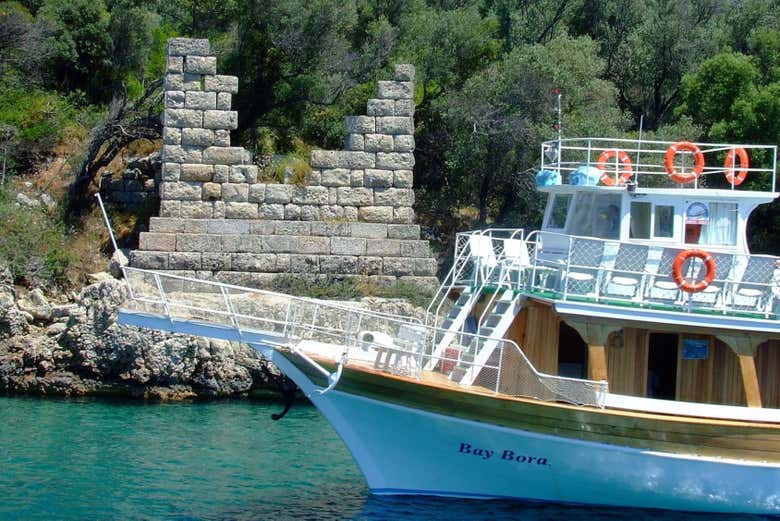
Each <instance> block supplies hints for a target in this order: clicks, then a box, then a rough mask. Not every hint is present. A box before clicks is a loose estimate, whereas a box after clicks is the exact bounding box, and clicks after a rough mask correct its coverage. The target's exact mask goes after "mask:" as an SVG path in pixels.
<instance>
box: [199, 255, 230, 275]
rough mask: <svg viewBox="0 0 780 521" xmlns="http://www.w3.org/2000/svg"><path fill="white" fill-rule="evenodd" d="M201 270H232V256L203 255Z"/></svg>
mask: <svg viewBox="0 0 780 521" xmlns="http://www.w3.org/2000/svg"><path fill="white" fill-rule="evenodd" d="M200 264H201V269H203V270H208V271H227V270H230V269H231V265H230V255H225V254H224V253H203V254H201V261H200Z"/></svg>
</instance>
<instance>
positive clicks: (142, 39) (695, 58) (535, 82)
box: [0, 0, 780, 284]
mask: <svg viewBox="0 0 780 521" xmlns="http://www.w3.org/2000/svg"><path fill="white" fill-rule="evenodd" d="M179 35H181V36H189V37H208V38H210V39H211V41H212V47H213V48H214V50H215V52H216V53H217V54H218V57H219V67H220V71H221V72H222V73H225V74H233V75H236V76H238V77H239V80H240V86H241V88H240V92H239V93H238V95H237V96H236V97H235V99H234V108H235V109H236V110H238V111H239V125H240V126H239V128H238V130H237V131H236V132H235V134H234V142H235V143H241V144H242V145H244V146H245V147H247V148H248V149H250V150H252V151H253V152H255V154H256V155H257V156H262V155H265V156H267V155H272V154H292V155H295V156H297V157H301V156H303V157H305V151H306V150H309V149H310V148H311V147H312V146H319V147H329V148H333V147H337V146H339V145H340V141H341V139H342V137H343V134H344V132H345V129H344V126H343V125H344V124H343V118H344V116H345V115H349V114H360V113H362V111H363V109H364V107H365V102H366V100H367V99H368V98H369V97H370V96H371V95H372V93H373V90H374V85H375V81H376V80H377V79H383V78H388V77H389V76H390V74H391V71H392V66H393V64H395V63H412V64H414V65H415V66H416V68H417V84H416V85H417V86H416V91H415V103H416V116H415V123H416V136H415V137H416V142H417V150H416V166H415V172H414V175H415V187H416V189H417V201H418V203H417V208H416V209H417V211H418V215H419V216H420V219H421V221H422V223H423V224H424V225H425V226H426V229H427V230H428V231H429V233H430V234H431V236H432V237H435V238H437V239H439V240H440V242H441V243H442V244H446V242H447V239H448V238H450V237H451V236H452V234H453V233H454V231H455V230H457V229H460V228H464V227H469V226H484V225H486V224H495V225H502V226H503V225H514V226H525V227H527V228H532V227H535V226H538V224H539V220H540V212H541V205H542V201H541V200H540V197H539V195H538V194H537V193H536V192H535V190H534V189H533V182H532V178H531V177H530V174H531V173H532V172H533V171H534V170H535V169H536V167H537V164H538V154H539V146H538V145H539V142H540V141H541V140H544V139H549V138H551V137H553V136H554V135H555V133H556V130H555V129H554V128H553V125H554V123H555V121H556V114H555V94H554V92H556V91H557V90H560V92H562V93H563V103H564V106H563V122H564V131H565V135H567V136H578V135H625V136H635V135H636V134H637V132H638V130H639V122H640V119H642V120H643V122H644V136H645V137H663V138H668V139H675V140H678V139H690V140H716V141H733V142H743V141H744V142H752V143H765V144H777V143H778V142H780V4H778V3H777V2H775V1H771V0H688V1H675V0H626V1H617V0H536V1H534V0H530V1H529V0H365V1H355V0H219V1H216V0H158V1H141V0H27V1H20V2H0V154H2V157H1V158H0V169H1V170H0V172H1V175H2V178H0V182H2V183H3V188H2V190H3V191H4V193H3V194H2V196H0V217H2V219H3V221H4V222H3V229H4V231H3V233H2V234H0V261H4V262H5V263H7V264H9V266H10V267H11V269H12V272H13V274H14V277H15V278H16V279H17V280H21V279H24V278H25V277H27V278H35V277H37V278H38V279H40V280H43V281H48V282H49V283H54V284H65V283H67V281H68V280H70V281H71V282H75V281H77V280H78V277H79V276H78V274H77V275H76V276H75V277H74V276H73V275H72V273H73V270H74V269H75V268H74V265H75V264H78V261H77V259H79V258H81V257H83V245H84V244H85V243H86V242H89V241H85V240H83V239H82V240H78V237H79V234H82V235H83V234H84V233H85V232H84V230H85V227H87V228H88V226H87V224H88V223H89V222H93V223H94V222H99V221H97V220H96V219H94V218H92V217H90V212H89V210H90V209H89V203H88V201H89V198H88V197H85V195H88V193H89V192H90V191H92V190H94V181H95V180H96V179H97V177H96V176H97V175H98V174H99V172H100V169H101V168H102V167H103V166H105V164H107V163H108V162H110V161H111V160H112V159H113V158H114V157H115V156H116V154H117V153H118V151H119V150H121V149H122V147H124V146H125V145H126V144H128V143H131V142H132V141H133V140H135V139H136V138H142V139H144V140H151V141H152V142H153V140H154V138H155V137H156V136H155V132H158V131H159V121H157V123H156V124H155V118H156V117H157V115H158V114H159V111H160V104H159V84H158V82H157V80H159V78H160V77H161V75H162V72H163V67H164V61H165V60H164V51H165V42H166V40H167V38H169V37H171V36H179ZM128 129H129V130H128ZM122 132H124V134H123V133H122ZM112 154H113V155H112ZM77 180H78V182H76V181H77ZM19 191H23V192H25V193H28V195H31V196H35V195H36V193H38V194H39V193H41V192H44V191H45V192H46V193H48V194H50V195H52V196H53V197H54V198H55V199H56V200H57V201H58V204H56V205H49V206H47V205H38V206H28V205H24V204H19V203H18V200H17V197H16V194H17V193H18V192H19ZM85 210H86V211H85ZM751 228H752V229H753V230H755V233H753V234H752V237H753V239H752V240H753V244H752V247H753V250H754V251H758V252H767V253H774V254H778V253H780V240H778V239H780V237H778V233H780V232H779V231H778V230H780V208H779V207H778V206H777V205H775V206H774V207H770V208H767V209H761V210H759V211H758V212H756V214H755V215H754V218H753V220H752V222H751ZM43 230H45V233H44V231H43ZM30 234H36V235H33V236H32V237H33V238H32V239H31V238H30ZM79 244H81V247H80V246H78V245H79ZM76 248H82V249H79V250H76ZM82 264H84V262H82ZM88 264H89V263H86V265H88ZM87 267H88V266H82V269H83V270H86V269H87ZM69 273H70V274H71V275H68V274H69Z"/></svg>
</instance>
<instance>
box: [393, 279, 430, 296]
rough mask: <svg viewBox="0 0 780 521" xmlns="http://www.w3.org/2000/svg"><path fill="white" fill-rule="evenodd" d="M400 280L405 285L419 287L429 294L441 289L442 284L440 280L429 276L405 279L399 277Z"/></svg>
mask: <svg viewBox="0 0 780 521" xmlns="http://www.w3.org/2000/svg"><path fill="white" fill-rule="evenodd" d="M398 280H399V281H400V282H403V283H405V284H410V285H413V286H417V287H418V288H420V289H421V290H422V291H426V292H428V293H433V292H435V291H436V290H437V289H438V288H439V284H440V282H439V279H437V278H436V277H434V276H427V277H425V276H423V277H415V276H404V277H399V279H398Z"/></svg>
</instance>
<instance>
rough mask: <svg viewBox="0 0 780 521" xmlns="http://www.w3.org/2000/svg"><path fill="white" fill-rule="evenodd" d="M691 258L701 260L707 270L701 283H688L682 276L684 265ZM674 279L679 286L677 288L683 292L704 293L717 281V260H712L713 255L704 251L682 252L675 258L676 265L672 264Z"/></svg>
mask: <svg viewBox="0 0 780 521" xmlns="http://www.w3.org/2000/svg"><path fill="white" fill-rule="evenodd" d="M691 257H697V258H699V259H701V260H702V261H703V262H704V267H706V268H707V273H706V275H705V276H704V278H703V279H702V280H700V281H699V282H688V281H687V280H685V277H683V274H682V266H683V263H684V262H685V261H686V260H688V259H689V258H691ZM672 277H673V278H674V283H675V284H677V287H678V288H680V289H681V290H683V291H687V292H688V293H698V292H700V291H704V290H705V289H706V288H707V286H709V285H710V284H712V281H713V280H714V279H715V259H713V258H712V255H710V254H709V253H707V252H706V251H702V250H685V251H682V252H680V254H679V255H677V257H675V258H674V264H672Z"/></svg>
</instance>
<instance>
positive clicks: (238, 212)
mask: <svg viewBox="0 0 780 521" xmlns="http://www.w3.org/2000/svg"><path fill="white" fill-rule="evenodd" d="M224 186H226V185H223V187H224ZM222 197H223V199H224V197H225V193H224V189H223V191H222ZM247 197H248V195H247ZM257 217H258V208H257V203H245V202H239V201H235V202H225V218H227V219H257Z"/></svg>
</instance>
